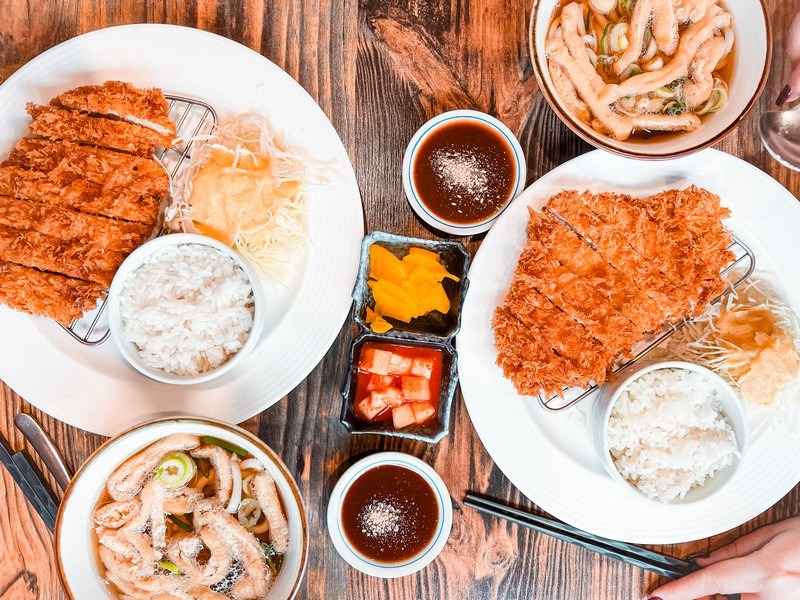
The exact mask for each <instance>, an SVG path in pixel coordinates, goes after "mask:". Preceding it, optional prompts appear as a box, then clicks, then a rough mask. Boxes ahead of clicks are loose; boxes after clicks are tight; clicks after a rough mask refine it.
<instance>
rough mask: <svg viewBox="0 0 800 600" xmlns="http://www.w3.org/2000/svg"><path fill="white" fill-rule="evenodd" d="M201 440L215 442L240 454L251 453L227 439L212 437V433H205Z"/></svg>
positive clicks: (215, 444)
mask: <svg viewBox="0 0 800 600" xmlns="http://www.w3.org/2000/svg"><path fill="white" fill-rule="evenodd" d="M200 441H202V442H203V443H204V444H213V445H214V446H219V447H220V448H224V449H225V450H228V451H229V452H234V453H236V454H238V455H239V456H247V455H248V454H250V453H249V452H248V451H247V450H245V449H244V448H241V447H239V446H237V445H235V444H231V443H230V442H226V441H225V440H221V439H219V438H215V437H211V436H210V435H204V436H203V437H201V438H200Z"/></svg>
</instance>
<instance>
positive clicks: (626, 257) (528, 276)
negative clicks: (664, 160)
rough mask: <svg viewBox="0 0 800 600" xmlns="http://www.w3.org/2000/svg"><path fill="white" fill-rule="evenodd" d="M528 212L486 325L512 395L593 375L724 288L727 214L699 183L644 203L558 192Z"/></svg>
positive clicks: (598, 376) (602, 376) (581, 383)
mask: <svg viewBox="0 0 800 600" xmlns="http://www.w3.org/2000/svg"><path fill="white" fill-rule="evenodd" d="M640 203H641V204H640ZM529 212H530V220H529V222H528V242H527V244H526V246H525V248H524V249H523V251H522V253H521V255H520V258H519V263H518V265H517V269H516V271H515V273H514V277H513V279H512V283H511V287H510V289H509V291H508V293H507V295H506V297H505V299H504V301H503V304H502V306H500V307H498V308H497V309H496V310H495V316H494V320H493V322H492V324H493V327H494V334H495V346H496V348H497V352H498V358H497V361H498V364H500V365H501V366H502V368H503V372H504V374H505V375H506V377H508V378H509V379H511V380H512V382H513V383H514V385H515V386H516V388H517V390H518V391H519V392H520V393H521V394H526V395H527V394H531V395H532V394H539V393H545V394H553V393H555V394H559V395H561V394H562V393H563V388H566V387H572V386H578V387H582V388H585V387H587V386H588V385H589V384H590V383H592V382H593V381H594V382H595V383H598V384H601V383H603V382H605V381H606V380H607V379H608V378H610V377H612V376H613V366H614V364H615V362H616V360H617V358H618V357H619V356H620V355H625V354H626V353H630V352H631V351H632V347H633V345H634V344H635V343H636V342H638V341H639V340H641V339H642V337H643V335H644V334H645V333H650V332H654V331H657V330H658V329H659V328H660V327H661V326H662V325H664V324H665V323H667V322H669V320H673V321H676V322H677V321H680V320H682V319H684V318H686V317H687V316H690V314H691V313H692V311H693V310H695V311H697V310H700V309H701V307H702V308H705V306H706V304H705V303H706V302H707V301H708V300H709V299H711V298H713V297H714V296H712V295H711V290H719V289H720V287H723V288H724V282H723V281H722V277H721V275H720V270H721V268H722V267H724V266H726V265H727V264H728V263H729V262H730V261H731V260H732V258H733V255H732V253H731V252H729V251H728V250H727V247H728V245H729V244H730V241H731V236H730V234H729V233H727V232H726V231H725V229H724V227H723V225H722V219H723V218H725V217H726V216H728V213H727V211H726V210H725V209H723V208H721V207H720V204H719V199H718V198H717V197H716V196H714V195H713V194H710V193H709V192H707V191H705V190H699V189H697V188H694V187H691V188H688V189H686V190H681V191H678V190H671V191H668V192H664V193H662V194H658V195H656V196H653V197H651V198H647V199H645V200H644V201H638V200H634V199H632V198H630V197H628V196H622V195H615V194H608V193H605V194H598V195H594V196H593V195H591V194H590V193H589V192H586V193H584V194H579V193H578V192H576V191H564V192H561V193H559V194H556V195H555V196H553V197H552V198H550V200H549V202H548V204H547V205H546V206H545V211H544V212H543V213H538V212H536V211H534V210H532V209H531V210H530V211H529ZM667 273H669V276H668V275H667ZM720 291H721V290H720ZM559 388H560V389H559Z"/></svg>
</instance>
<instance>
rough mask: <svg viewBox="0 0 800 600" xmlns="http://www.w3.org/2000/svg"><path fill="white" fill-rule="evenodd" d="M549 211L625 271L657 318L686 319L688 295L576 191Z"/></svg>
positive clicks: (553, 203) (563, 196) (550, 205)
mask: <svg viewBox="0 0 800 600" xmlns="http://www.w3.org/2000/svg"><path fill="white" fill-rule="evenodd" d="M546 210H548V211H550V212H552V213H554V214H555V215H556V216H557V217H558V218H560V219H561V220H562V221H564V222H566V223H567V224H568V225H569V227H570V228H572V229H573V230H574V231H575V232H576V233H578V235H580V236H581V238H582V239H583V240H584V242H586V243H588V244H590V245H591V246H592V247H593V248H594V249H595V250H597V251H598V252H599V253H600V254H601V255H602V257H603V258H604V259H605V260H606V261H607V262H609V263H610V264H611V266H612V267H614V268H615V269H617V270H620V271H624V272H625V273H626V274H627V275H628V276H629V277H630V278H631V280H633V281H634V283H635V284H636V287H638V288H639V289H640V290H642V291H643V292H644V293H645V294H647V295H648V296H650V297H651V298H652V299H653V300H654V301H655V302H656V303H657V305H658V306H659V307H660V311H659V314H658V318H659V319H660V320H662V321H663V322H664V323H666V322H672V321H675V320H678V321H679V320H681V319H683V318H684V317H685V316H686V314H688V310H689V307H690V306H692V303H691V302H689V301H687V298H686V291H685V290H682V289H681V288H680V287H679V286H677V285H675V284H674V283H673V282H672V281H670V280H669V278H668V277H666V276H665V275H664V273H662V272H661V271H659V270H658V269H657V268H656V266H655V265H653V264H652V263H650V262H649V261H647V260H646V259H645V258H644V257H642V256H641V255H640V254H639V253H638V252H636V251H635V250H634V249H633V248H632V247H631V246H630V244H628V240H627V232H625V231H619V230H617V229H615V228H614V227H612V226H610V225H608V224H607V223H605V222H603V221H602V220H601V219H600V218H598V217H597V216H596V215H595V214H594V213H593V212H592V211H590V210H589V209H588V208H587V207H586V205H585V204H583V203H582V202H581V201H580V194H579V193H578V192H576V191H574V190H569V191H564V192H560V193H559V194H556V195H555V196H553V197H552V198H551V199H550V201H549V202H548V203H547V206H546Z"/></svg>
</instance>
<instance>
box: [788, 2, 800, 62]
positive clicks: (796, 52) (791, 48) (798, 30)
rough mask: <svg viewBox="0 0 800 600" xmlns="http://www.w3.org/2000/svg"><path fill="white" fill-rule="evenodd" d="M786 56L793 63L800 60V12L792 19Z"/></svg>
mask: <svg viewBox="0 0 800 600" xmlns="http://www.w3.org/2000/svg"><path fill="white" fill-rule="evenodd" d="M786 56H788V57H789V60H790V61H792V63H798V62H800V12H798V13H797V14H796V15H795V16H794V19H792V24H791V25H790V26H789V31H788V32H787V34H786Z"/></svg>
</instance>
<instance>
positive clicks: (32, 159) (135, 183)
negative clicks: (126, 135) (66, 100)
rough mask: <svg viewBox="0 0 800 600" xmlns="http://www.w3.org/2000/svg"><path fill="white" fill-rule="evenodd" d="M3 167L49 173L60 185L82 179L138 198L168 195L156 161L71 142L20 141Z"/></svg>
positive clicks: (162, 169) (160, 168) (162, 174)
mask: <svg viewBox="0 0 800 600" xmlns="http://www.w3.org/2000/svg"><path fill="white" fill-rule="evenodd" d="M3 166H15V167H22V168H24V169H30V170H33V171H45V172H50V173H52V176H53V177H54V178H57V179H59V180H62V181H69V180H72V179H76V178H83V179H87V180H88V181H92V182H94V183H99V184H101V185H102V186H103V187H104V188H106V189H114V190H118V191H122V190H124V191H125V192H127V193H136V194H139V195H141V196H153V197H155V198H164V197H165V196H166V195H167V192H168V191H169V176H168V175H167V173H166V172H165V171H164V168H163V167H162V166H161V165H160V164H159V162H158V161H156V160H155V159H152V158H142V157H140V156H133V155H132V154H126V153H124V152H116V151H114V150H107V149H105V148H94V147H92V146H81V145H80V144H74V143H72V142H54V141H52V140H45V139H39V138H22V139H21V140H20V141H19V142H17V144H16V145H15V146H14V148H13V149H12V150H11V154H10V155H9V157H8V159H7V160H6V161H5V162H4V163H3Z"/></svg>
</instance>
